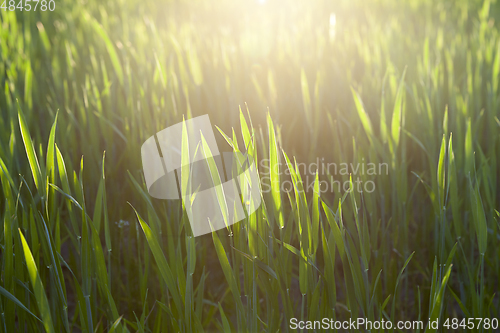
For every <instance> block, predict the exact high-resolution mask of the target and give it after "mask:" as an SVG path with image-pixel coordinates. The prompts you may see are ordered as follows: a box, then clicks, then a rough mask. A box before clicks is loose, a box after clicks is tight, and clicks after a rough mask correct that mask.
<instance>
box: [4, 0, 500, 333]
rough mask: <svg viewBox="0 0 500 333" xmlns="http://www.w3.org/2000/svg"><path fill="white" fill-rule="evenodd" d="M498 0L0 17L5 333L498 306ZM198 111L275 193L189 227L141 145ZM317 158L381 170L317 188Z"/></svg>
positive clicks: (110, 6) (447, 313)
mask: <svg viewBox="0 0 500 333" xmlns="http://www.w3.org/2000/svg"><path fill="white" fill-rule="evenodd" d="M330 13H335V15H336V19H334V20H333V22H336V25H335V26H333V25H332V24H331V22H332V20H331V19H330V20H329V18H330ZM498 13H499V8H498V4H496V3H494V2H490V1H471V2H469V1H460V0H459V1H453V2H449V1H444V0H443V1H437V2H436V1H424V0H416V1H412V2H410V3H402V2H400V1H392V0H389V1H384V2H379V1H375V2H363V3H358V2H344V1H339V2H335V3H326V2H321V1H320V2H313V3H311V2H309V1H308V2H305V1H294V2H291V3H287V4H286V6H285V5H284V4H282V3H281V2H279V1H278V2H276V1H274V2H273V1H269V2H268V3H264V4H258V2H255V3H253V2H252V3H250V2H227V3H225V2H223V3H218V6H214V5H212V4H211V3H210V2H205V1H199V2H196V3H191V2H183V1H181V2H166V3H160V2H147V3H143V2H139V1H134V0H130V1H114V2H107V3H105V4H103V3H100V2H98V1H87V2H70V1H67V0H61V1H58V2H57V8H56V11H54V12H50V13H49V12H36V13H29V14H28V13H21V12H19V11H18V12H8V11H0V27H1V30H0V57H1V61H0V86H1V88H2V89H1V93H0V109H1V115H2V116H1V117H0V129H1V130H0V138H1V140H0V180H1V184H2V192H1V193H2V196H1V199H2V200H0V211H1V213H0V216H1V221H2V223H1V224H0V247H1V250H0V251H1V257H0V258H1V259H0V260H1V267H2V270H1V275H0V276H1V281H0V285H1V287H0V294H1V296H0V298H1V300H0V314H1V316H0V331H1V332H35V331H47V332H202V331H207V332H211V331H213V332H219V331H224V332H257V331H258V332H262V331H264V332H277V331H284V332H286V331H289V327H288V323H289V320H290V318H292V317H295V318H298V319H300V320H321V318H323V317H328V318H335V319H338V320H345V319H347V318H353V319H356V318H358V317H364V318H367V319H369V320H379V319H381V318H384V319H385V320H392V321H396V320H418V319H420V320H423V321H424V322H425V323H427V321H428V320H429V318H430V320H433V319H435V318H441V319H443V318H447V317H458V318H462V317H482V318H488V317H489V318H491V317H495V316H496V317H498V314H499V313H500V304H499V298H498V295H497V294H496V293H497V291H498V280H499V277H500V261H499V260H498V258H499V257H500V252H499V251H500V247H499V246H498V242H499V240H500V235H499V224H498V219H499V213H498V211H497V210H495V209H498V200H499V191H498V179H497V178H498V177H497V175H498V165H497V156H498V154H499V146H500V145H499V138H500V136H499V133H500V128H499V126H500V121H499V118H498V110H499V107H500V99H499V93H500V92H499V79H500V36H499V29H498V24H497V21H498ZM245 102H246V103H247V106H245ZM239 105H241V106H242V108H243V111H238V106H239ZM204 113H209V114H210V117H211V119H212V122H213V123H214V124H217V125H218V126H219V127H220V128H219V130H220V133H221V136H220V137H221V138H225V140H226V141H227V143H224V144H226V146H227V144H229V146H230V147H232V148H233V149H234V150H240V149H243V147H245V149H244V150H248V151H249V152H250V154H252V155H253V156H256V158H257V163H258V164H259V165H260V161H262V160H263V159H267V160H269V162H268V165H267V166H268V167H269V168H270V170H272V173H271V175H270V179H271V189H272V190H271V191H270V193H264V194H263V204H262V206H261V207H260V208H259V209H258V211H257V212H256V213H255V214H253V215H251V216H249V217H248V218H247V219H245V220H244V221H242V222H240V223H237V224H235V225H232V226H230V227H228V228H227V229H225V230H219V231H217V232H214V233H212V234H211V235H206V236H203V237H199V238H197V239H194V238H193V237H192V236H190V227H189V223H188V220H187V217H186V215H185V214H184V211H183V207H182V206H181V203H180V202H172V201H168V202H167V201H157V200H155V199H152V198H150V197H149V196H148V194H147V190H146V188H145V184H144V181H143V177H142V174H141V165H140V157H139V154H140V145H141V143H142V142H143V141H144V139H145V138H147V137H149V136H151V135H152V134H154V133H156V132H157V131H158V130H161V129H163V128H164V127H167V126H169V125H170V124H174V123H177V122H179V121H181V120H182V117H183V116H184V117H186V118H189V117H192V116H195V115H198V114H204ZM232 127H234V129H232ZM226 133H227V135H226ZM318 156H320V157H325V159H326V161H329V162H352V163H361V162H363V161H365V162H372V163H388V164H389V174H388V175H377V176H376V177H374V178H373V179H371V178H368V176H367V175H354V174H353V175H334V174H332V175H326V176H324V175H322V176H321V177H326V180H328V179H329V178H332V177H333V179H335V180H339V179H340V180H341V181H342V183H343V182H345V181H349V182H351V185H353V182H354V181H356V177H361V180H362V181H366V180H373V181H374V182H375V184H376V191H375V192H373V193H371V194H369V195H368V194H367V193H359V192H357V191H352V192H350V193H344V192H338V191H337V190H335V191H334V192H333V193H330V192H329V193H320V191H319V189H320V187H319V181H320V180H325V179H321V178H320V175H317V176H316V182H315V183H314V191H312V192H307V193H306V192H304V191H302V190H303V184H302V183H301V179H303V177H304V176H305V175H303V174H300V172H299V171H300V170H299V168H298V166H297V163H298V162H305V161H315V160H316V158H317V157H318ZM286 169H289V170H290V176H289V177H290V179H291V181H292V183H293V189H292V190H291V191H290V192H288V193H285V192H283V191H281V190H280V183H281V182H282V181H283V175H282V174H283V172H284V171H285V170H286ZM425 331H426V332H430V331H431V330H430V329H426V330H425ZM483 331H487V330H483Z"/></svg>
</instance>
